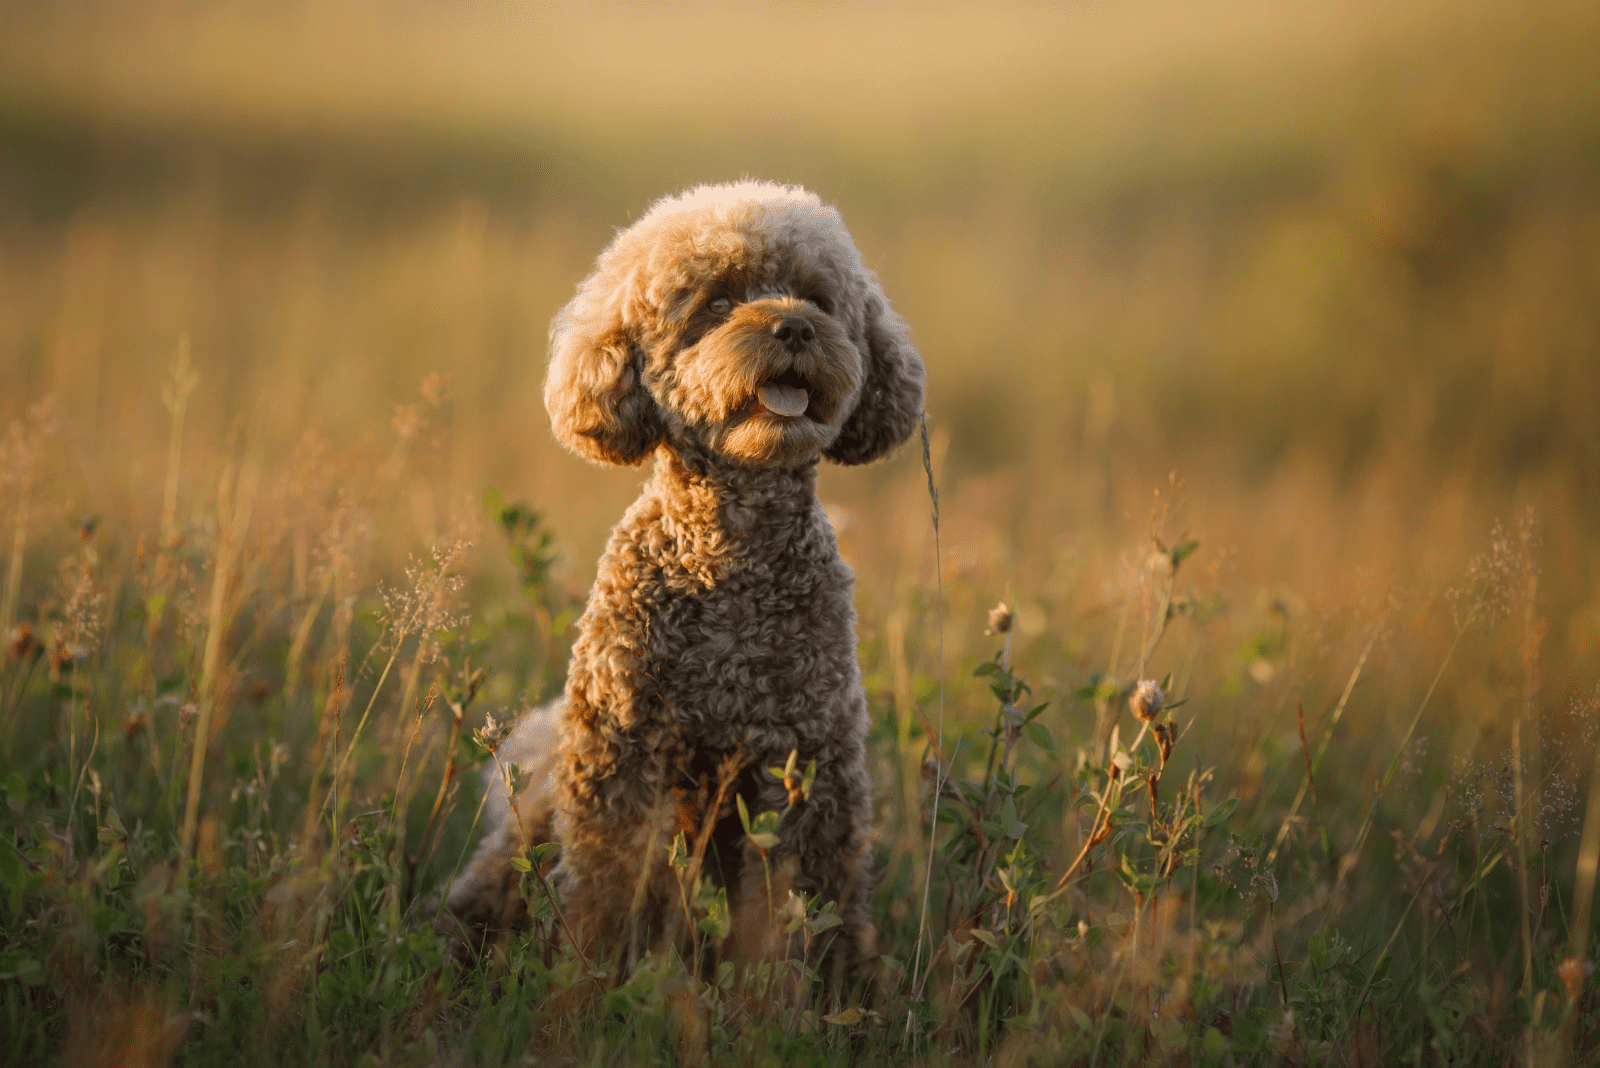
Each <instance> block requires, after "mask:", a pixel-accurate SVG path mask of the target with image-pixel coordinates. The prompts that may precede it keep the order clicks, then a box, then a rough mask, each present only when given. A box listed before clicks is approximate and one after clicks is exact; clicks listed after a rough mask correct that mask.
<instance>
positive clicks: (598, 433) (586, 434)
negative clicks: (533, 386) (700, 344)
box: [544, 294, 665, 467]
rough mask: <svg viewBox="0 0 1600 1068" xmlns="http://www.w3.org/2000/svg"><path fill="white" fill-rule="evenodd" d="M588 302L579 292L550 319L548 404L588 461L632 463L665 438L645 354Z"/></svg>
mask: <svg viewBox="0 0 1600 1068" xmlns="http://www.w3.org/2000/svg"><path fill="white" fill-rule="evenodd" d="M586 305H588V301H586V300H585V295H584V294H580V295H579V296H578V297H576V298H574V299H573V301H572V303H571V304H568V305H567V306H566V307H565V308H563V309H562V310H561V314H559V315H557V316H556V318H555V322H553V323H551V324H550V370H549V373H548V374H547V375H546V377H545V380H544V406H545V409H546V410H547V411H549V413H550V425H551V427H552V428H553V429H554V430H555V432H556V437H558V438H560V439H561V443H562V444H563V445H565V446H566V447H567V448H569V449H571V450H572V451H573V452H575V453H577V454H578V455H579V456H582V457H583V458H584V459H586V460H594V461H595V462H597V463H604V464H618V465H622V466H627V467H632V466H635V465H637V464H639V463H641V462H643V461H644V458H645V457H647V456H649V455H650V453H651V452H652V451H653V450H654V449H655V447H656V444H657V443H658V442H660V441H661V439H662V437H663V435H664V433H665V428H664V427H663V425H662V422H661V413H660V411H659V410H658V409H657V408H656V402H655V399H654V398H652V397H651V396H650V392H649V390H647V389H645V387H644V382H643V381H642V380H641V378H640V373H639V372H640V368H641V366H642V365H643V356H642V354H641V353H640V351H639V350H638V348H637V347H636V345H635V344H634V340H633V337H632V335H631V334H630V333H629V332H628V330H627V329H626V328H625V327H623V325H622V324H621V323H620V322H618V321H616V320H615V318H613V317H611V316H606V315H596V314H594V312H595V309H593V308H592V307H591V306H586ZM586 312H587V313H589V314H585V313H586Z"/></svg>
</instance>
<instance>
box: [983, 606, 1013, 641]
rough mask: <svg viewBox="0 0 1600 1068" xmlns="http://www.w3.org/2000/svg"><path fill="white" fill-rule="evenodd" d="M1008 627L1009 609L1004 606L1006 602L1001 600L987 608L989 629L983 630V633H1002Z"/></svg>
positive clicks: (1009, 620) (1009, 626)
mask: <svg viewBox="0 0 1600 1068" xmlns="http://www.w3.org/2000/svg"><path fill="white" fill-rule="evenodd" d="M1010 629H1011V609H1009V608H1007V607H1006V603H1005V602H1004V601H1001V602H1000V603H999V604H997V605H995V606H994V607H993V608H991V609H989V629H988V630H986V631H984V633H985V634H1004V633H1005V632H1006V631H1008V630H1010Z"/></svg>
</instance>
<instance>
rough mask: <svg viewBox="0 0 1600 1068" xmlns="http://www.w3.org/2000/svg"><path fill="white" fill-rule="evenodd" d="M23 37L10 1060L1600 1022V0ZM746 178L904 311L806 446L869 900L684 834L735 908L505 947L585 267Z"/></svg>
mask: <svg viewBox="0 0 1600 1068" xmlns="http://www.w3.org/2000/svg"><path fill="white" fill-rule="evenodd" d="M0 23H3V29H0V636H3V638H4V642H5V648H4V650H3V651H0V790H3V794H4V801H5V804H4V807H3V808H0V1061H3V1062H4V1063H8V1064H27V1065H35V1064H63V1065H70V1066H79V1065H113V1064H115V1065H168V1064H175V1065H221V1064H271V1063H285V1064H315V1065H388V1064H396V1065H402V1064H403V1065H410V1064H416V1065H467V1064H595V1065H600V1064H635V1063H637V1064H667V1065H677V1064H682V1065H699V1064H773V1065H777V1064H791V1063H793V1064H840V1065H843V1064H890V1063H893V1064H916V1065H944V1064H951V1065H956V1064H980V1063H983V1064H988V1063H993V1064H997V1065H1025V1064H1039V1065H1056V1064H1061V1065H1089V1064H1172V1065H1234V1064H1240V1065H1242V1064H1252V1065H1254V1064H1266V1065H1272V1064H1293V1065H1309V1064H1335V1065H1380V1064H1401V1063H1405V1064H1411V1063H1415V1064H1427V1065H1445V1064H1496V1065H1503V1064H1521V1065H1566V1064H1584V1063H1593V1062H1594V1061H1595V1060H1596V1059H1597V1058H1600V1002H1597V991H1600V980H1597V979H1596V978H1595V976H1594V974H1593V972H1594V967H1593V961H1594V959H1595V958H1596V956H1597V953H1600V950H1597V948H1596V946H1595V939H1594V937H1593V933H1592V931H1593V927H1594V923H1593V920H1594V916H1593V909H1592V903H1593V898H1594V891H1595V876H1596V870H1597V867H1600V791H1595V790H1593V789H1592V785H1593V784H1594V783H1595V782H1596V772H1597V763H1596V751H1597V743H1600V563H1597V554H1596V553H1595V551H1594V549H1595V546H1596V545H1597V544H1600V432H1597V427H1600V67H1597V65H1596V64H1595V63H1594V61H1593V56H1594V55H1595V54H1596V49H1597V47H1600V12H1597V11H1596V9H1595V8H1594V7H1593V5H1589V4H1583V3H1576V2H1572V3H1568V2H1553V3H1539V4H1533V5H1524V6H1521V7H1518V8H1515V9H1512V8H1509V7H1503V6H1500V5H1494V4H1491V3H1487V2H1483V0H1462V2H1455V3H1445V2H1442V0H1420V2H1415V3H1405V4H1379V3H1375V2H1368V0H1358V2H1352V3H1348V4H1343V5H1333V4H1302V5H1297V6H1287V5H1275V4H1264V3H1254V2H1250V3H1246V2H1238V0H1229V2H1227V3H1224V4H1221V5H1214V6H1210V7H1207V8H1204V9H1200V8H1195V7H1188V6H1178V5H1154V6H1145V7H1141V8H1118V7H1110V6H1106V7H1089V6H1081V7H1061V8H1040V7H995V8H987V9H983V10H981V11H980V10H972V9H968V8H960V7H939V6H933V7H913V6H899V5H885V6H882V7H877V6H874V7H870V8H869V7H835V6H816V7H811V6H806V7H788V6H755V7H738V6H731V5H729V6H724V5H697V6H688V7H664V6H654V5H640V6H632V5H624V6H594V7H571V8H534V7H521V8H501V7H480V8H471V9H460V10H457V9H454V8H445V7H442V6H425V5H407V6H403V7H399V6H397V7H390V8H384V9H379V8H376V7H339V8H324V7H312V6H293V5H290V6H283V7H278V8H273V9H270V10H269V9H245V8H227V9H218V10H207V9H202V8H192V7H189V6H186V5H173V6H166V5H155V6H153V7H142V6H140V7H136V6H132V5H127V6H123V5H105V6H96V7H87V6H77V7H47V6H43V5H40V6H33V5H9V6H6V7H5V8H4V9H3V10H0ZM741 174H749V175H753V176H757V177H763V178H771V179H777V180H783V181H791V182H798V183H801V184H804V185H807V186H808V187H810V188H812V189H814V190H816V191H817V192H818V193H820V194H821V195H822V197H823V198H824V199H825V200H828V201H830V202H832V203H834V204H836V205H837V206H838V207H839V208H840V210H841V212H842V213H843V215H844V217H845V219H846V221H847V223H848V224H849V225H850V227H851V230H852V232H853V234H854V235H855V237H856V240H857V243H858V244H859V246H860V247H861V249H862V250H863V252H864V254H865V256H866V259H867V262H868V263H869V265H871V266H872V267H873V268H874V269H876V270H877V271H878V272H879V274H880V276H881V279H882V281H883V284H884V288H885V290H886V291H887V292H888V293H889V295H890V297H891V298H892V300H893V301H894V304H895V307H896V309H897V310H898V311H899V312H900V313H901V314H902V315H904V316H905V318H906V319H907V320H908V321H909V322H910V323H911V326H912V331H913V333H912V337H913V340H914V342H915V343H916V344H917V345H918V347H919V349H920V351H921V353H922V356H923V358H924V360H925V362H926V365H927V369H928V376H929V393H928V399H927V420H926V435H925V437H924V438H922V439H921V440H916V441H913V442H912V443H910V444H909V445H908V446H907V447H906V448H905V449H903V450H902V451H901V452H900V453H899V454H898V455H896V456H895V457H894V458H893V459H891V460H889V461H887V462H885V463H882V464H879V465H876V466H873V467H868V468H863V469H840V468H831V467H830V468H827V469H826V470H824V472H823V474H822V476H821V483H820V484H821V492H822V495H823V498H824V501H825V502H826V503H827V505H828V507H829V512H830V515H831V516H832V518H833V520H834V523H835V527H836V529H837V532H838V535H839V541H840V545H841V549H842V551H843V553H844V555H845V557H846V559H847V560H848V561H849V563H850V564H851V565H852V566H853V567H854V568H855V569H856V571H857V592H856V603H857V609H858V612H859V615H860V635H859V636H860V661H861V667H862V672H863V675H864V678H865V682H866V686H867V691H868V695H869V700H870V705H871V709H872V715H873V724H874V727H873V733H872V736H871V740H870V746H871V753H872V758H873V777H874V783H875V787H876V791H877V794H876V834H877V840H876V842H875V845H876V859H877V867H878V870H879V871H880V872H881V873H882V882H881V885H880V888H879V891H878V897H877V900H876V901H875V906H874V919H875V923H876V925H877V930H878V941H879V951H880V957H879V959H878V960H877V961H875V962H873V964H872V965H871V967H869V968H867V969H864V970H863V974H862V975H861V976H860V977H859V978H858V979H857V981H856V982H854V983H853V984H852V985H849V986H847V987H838V986H831V985H829V984H826V983H823V982H820V981H818V980H817V978H816V977H815V976H814V975H812V974H811V973H810V972H808V971H807V968H806V966H805V964H804V962H800V961H782V962H775V963H772V964H770V965H766V966H763V967H761V968H750V969H736V968H734V967H733V966H732V964H731V963H728V962H725V961H721V960H719V959H718V957H717V954H716V952H715V942H716V937H717V935H718V933H719V932H721V931H725V929H726V923H727V917H726V909H725V908H723V907H721V906H719V903H718V901H717V899H716V896H715V893H714V892H712V891H711V889H710V888H707V887H700V886H696V885H692V884H691V882H689V881H688V875H687V872H688V870H689V869H685V871H686V876H685V878H686V885H685V887H684V890H685V896H684V907H685V910H686V912H688V913H689V914H690V916H691V918H692V919H693V920H694V921H695V923H696V924H697V929H698V930H700V931H702V932H704V933H705V946H704V947H703V948H704V952H703V953H702V954H701V955H700V958H699V959H698V960H691V961H688V962H685V961H684V960H682V959H679V958H677V957H672V958H670V959H667V958H660V959H657V958H652V959H650V960H649V961H647V962H646V963H645V964H644V965H642V966H639V967H636V968H633V969H631V970H628V971H622V970H619V969H618V968H616V967H615V966H614V964H608V963H607V962H604V961H595V960H590V959H588V958H587V957H585V956H583V955H582V954H580V953H578V952H576V951H575V950H574V948H573V947H572V946H571V945H570V944H569V943H568V942H566V941H565V940H564V939H563V938H562V937H560V934H559V930H560V924H559V921H558V919H557V909H558V908H559V901H557V900H553V899H552V898H551V897H550V896H549V895H548V894H547V893H546V891H545V890H544V888H543V884H542V883H541V882H540V881H539V880H538V879H537V878H536V877H535V875H534V874H533V873H532V872H530V874H529V877H528V878H527V879H526V885H525V887H524V890H525V892H526V894H527V895H528V898H529V901H530V906H531V908H532V910H533V912H534V913H535V915H536V916H537V917H538V918H537V919H536V921H535V930H534V931H533V932H532V933H531V934H530V935H528V936H527V937H517V938H507V939H502V940H500V941H499V942H497V943H495V944H492V945H490V946H488V947H485V948H484V949H483V950H482V952H477V951H474V950H472V949H470V948H469V947H468V946H467V945H466V941H465V938H464V933H463V932H462V931H461V930H460V929H459V927H457V926H456V925H454V924H453V923H452V922H451V919H450V917H449V915H448V914H447V913H444V912H443V911H442V910H441V909H440V907H439V904H438V902H439V899H440V894H441V892H442V891H443V889H444V888H445V887H446V886H447V885H448V884H449V881H450V880H451V878H452V876H453V874H454V873H455V872H457V871H458V870H459V868H460V865H461V862H462V858H463V857H464V856H465V855H467V851H468V850H469V849H470V848H471V846H472V844H473V843H474V842H475V841H476V836H477V833H478V831H479V830H480V829H481V827H480V819H479V817H480V814H481V808H480V802H481V800H482V797H483V791H484V789H485V787H484V786H483V777H482V774H481V773H482V772H483V771H484V770H485V769H486V768H487V767H490V766H492V763H493V758H492V757H491V754H490V752H489V750H488V749H487V748H485V746H484V745H483V744H482V742H483V740H484V738H485V737H487V736H485V735H482V734H480V733H479V732H480V731H482V729H483V728H484V727H485V726H486V721H487V719H488V717H493V719H494V720H496V721H501V722H503V721H505V720H506V719H508V718H514V717H515V716H516V714H517V713H518V712H519V711H521V710H523V709H526V708H528V707H531V706H532V705H534V704H537V703H539V702H541V701H543V700H545V699H547V698H549V697H551V696H553V695H555V694H558V693H559V692H560V691H561V688H562V685H563V681H564V675H565V670H566V657H567V651H568V648H569V646H570V643H571V641H572V638H573V633H572V630H571V624H572V622H573V620H574V619H575V618H576V616H577V614H578V613H579V612H580V611H581V609H582V605H583V602H584V598H585V596H586V591H587V587H588V584H589V582H590V580H591V579H592V577H593V574H594V567H595V561H596V560H597V558H598V556H599V554H600V551H601V548H602V546H603V544H604V541H605V538H606V535H607V532H608V530H609V528H610V526H611V524H613V523H614V522H616V520H617V519H618V518H619V517H620V516H621V515H622V513H623V510H624V509H625V508H626V507H627V505H628V503H629V502H630V501H631V500H632V499H633V498H634V497H635V496H636V495H637V493H638V488H639V484H640V481H641V479H642V478H644V477H646V476H645V472H641V471H633V470H609V469H608V470H601V469H598V468H594V467H590V466H588V465H586V464H585V463H584V462H583V461H581V460H579V459H577V458H576V457H574V456H572V455H570V454H568V453H565V452H564V451H562V449H561V448H560V446H558V445H557V444H556V442H555V441H554V439H553V438H552V436H551V435H550V432H549V429H548V425H547V420H546V417H545V413H544V410H543V404H542V398H541V382H542V379H543V373H544V360H545V346H546V332H547V329H548V325H549V322H550V318H551V316H552V315H553V314H554V313H555V311H556V310H557V309H558V308H559V307H560V306H561V305H562V304H563V303H564V302H565V301H566V300H567V298H568V297H569V296H570V294H571V293H572V290H573V287H574V286H575V284H576V283H577V282H578V281H579V280H580V279H581V278H582V277H583V276H584V275H585V274H586V273H587V271H588V270H589V267H590V265H591V264H592V262H593V258H594V256H595V254H596V253H597V252H598V251H599V250H600V249H601V248H602V247H603V246H604V245H605V243H606V242H607V241H608V240H609V239H610V237H611V235H612V234H613V233H614V232H615V231H616V230H617V229H618V228H619V227H622V226H624V225H626V224H627V223H628V222H629V221H630V220H632V219H634V218H637V217H638V215H639V214H640V213H641V212H642V211H643V210H644V208H645V207H646V206H647V205H648V203H649V202H650V201H651V200H652V199H654V198H655V197H657V196H660V195H664V194H667V193H670V192H674V191H677V190H679V189H681V188H683V187H685V186H687V185H689V184H692V183H695V182H698V181H719V180H727V179H730V178H735V177H738V176H739V175H741ZM933 491H936V494H937V496H936V498H935V496H934V492H933ZM997 605H998V606H1003V610H1000V611H995V609H996V606H997ZM1141 682H1144V683H1147V684H1154V685H1156V686H1159V688H1160V690H1161V695H1160V697H1159V698H1152V696H1151V691H1150V687H1149V686H1148V685H1146V686H1145V687H1143V688H1141V687H1140V686H1139V684H1140V683H1141ZM779 906H781V908H780V907H779ZM774 913H775V916H776V919H777V921H779V922H782V923H784V924H787V925H790V929H792V930H795V931H801V930H802V929H803V930H804V931H805V932H806V935H807V937H811V938H815V939H825V938H826V937H827V932H828V929H829V922H830V918H829V915H828V911H827V903H825V902H812V903H801V904H800V905H798V906H794V905H792V904H784V903H775V906H774Z"/></svg>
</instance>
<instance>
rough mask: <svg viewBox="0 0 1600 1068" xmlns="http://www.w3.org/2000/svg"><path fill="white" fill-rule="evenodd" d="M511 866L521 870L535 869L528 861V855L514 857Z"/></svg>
mask: <svg viewBox="0 0 1600 1068" xmlns="http://www.w3.org/2000/svg"><path fill="white" fill-rule="evenodd" d="M511 866H512V867H513V868H515V869H517V870H518V871H520V872H530V871H532V870H533V865H532V864H531V863H530V862H529V861H528V858H527V857H512V858H511Z"/></svg>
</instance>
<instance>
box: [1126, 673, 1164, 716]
mask: <svg viewBox="0 0 1600 1068" xmlns="http://www.w3.org/2000/svg"><path fill="white" fill-rule="evenodd" d="M1166 699H1167V695H1166V694H1164V693H1162V692H1161V687H1160V686H1159V685H1158V684H1157V683H1156V682H1155V680H1153V679H1140V680H1139V684H1138V685H1137V686H1135V687H1134V688H1133V692H1132V693H1131V694H1129V695H1128V707H1129V708H1130V709H1132V710H1133V714H1134V716H1136V717H1137V718H1138V720H1139V722H1141V723H1151V722H1154V720H1155V718H1156V717H1157V716H1159V715H1160V714H1161V705H1162V702H1164V701H1165V700H1166Z"/></svg>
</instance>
